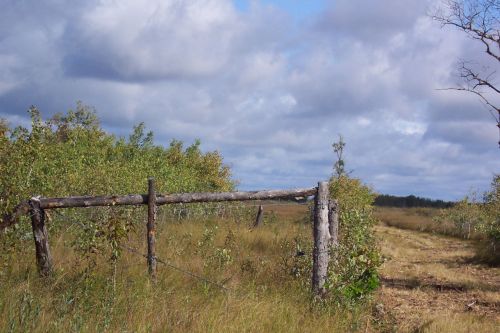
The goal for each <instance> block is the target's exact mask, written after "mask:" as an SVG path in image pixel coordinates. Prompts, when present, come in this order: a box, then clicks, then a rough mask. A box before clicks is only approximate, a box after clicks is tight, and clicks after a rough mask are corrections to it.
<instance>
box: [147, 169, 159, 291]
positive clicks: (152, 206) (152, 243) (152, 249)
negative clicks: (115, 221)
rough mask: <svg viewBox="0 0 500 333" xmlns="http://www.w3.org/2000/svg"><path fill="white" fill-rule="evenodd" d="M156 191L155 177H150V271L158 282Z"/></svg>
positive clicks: (152, 277)
mask: <svg viewBox="0 0 500 333" xmlns="http://www.w3.org/2000/svg"><path fill="white" fill-rule="evenodd" d="M156 212H157V209H156V192H155V180H154V178H149V179H148V223H147V242H148V271H149V275H150V276H151V279H152V280H153V281H154V282H156V252H155V243H156V239H155V233H156V226H155V223H156Z"/></svg>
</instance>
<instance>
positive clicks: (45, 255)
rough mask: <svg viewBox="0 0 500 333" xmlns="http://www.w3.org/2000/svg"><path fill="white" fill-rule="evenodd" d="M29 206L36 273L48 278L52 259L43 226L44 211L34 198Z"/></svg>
mask: <svg viewBox="0 0 500 333" xmlns="http://www.w3.org/2000/svg"><path fill="white" fill-rule="evenodd" d="M29 206H30V215H31V228H32V229H33V238H34V240H35V253H36V263H37V268H38V273H39V274H40V276H42V277H44V276H49V275H50V274H51V273H52V257H51V255H50V248H49V234H48V232H47V228H46V226H45V217H46V216H45V211H44V210H43V208H41V207H40V201H39V199H38V198H36V197H33V198H31V200H30V201H29Z"/></svg>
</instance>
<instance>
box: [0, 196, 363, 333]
mask: <svg viewBox="0 0 500 333" xmlns="http://www.w3.org/2000/svg"><path fill="white" fill-rule="evenodd" d="M290 208H292V210H290ZM273 209H275V210H276V211H277V212H276V215H277V216H278V218H277V219H275V220H276V221H275V222H274V223H272V224H269V223H268V224H267V225H266V224H265V225H264V226H263V227H262V228H259V229H257V230H252V229H250V228H249V226H250V225H251V222H252V221H247V222H245V223H243V222H241V221H240V222H239V223H237V222H235V221H232V220H231V221H230V220H222V221H215V220H199V221H184V222H180V223H179V222H175V221H163V222H160V223H159V227H158V232H157V245H156V246H157V255H158V257H159V258H163V259H166V260H168V261H169V262H170V263H172V264H173V265H175V266H177V267H180V268H182V269H185V270H188V271H190V272H193V273H194V274H197V275H200V276H203V277H207V278H208V279H210V280H212V281H214V282H217V283H220V284H222V283H223V284H224V285H225V286H226V287H227V288H229V289H230V290H229V291H225V290H221V289H220V288H218V287H216V286H213V285H210V284H208V283H205V282H203V281H199V280H197V279H196V278H193V277H191V276H188V275H186V274H183V273H181V272H178V271H176V270H174V269H172V268H169V267H166V266H165V265H162V264H159V265H158V281H157V283H156V284H152V283H151V282H150V279H149V277H148V274H147V266H146V260H145V259H144V258H142V257H140V256H137V255H135V254H132V253H129V252H128V251H124V252H123V253H122V256H121V257H120V259H119V261H118V263H117V266H116V274H113V265H111V264H110V262H107V261H106V258H101V259H99V261H98V263H97V265H96V267H94V268H93V269H92V270H91V273H90V274H89V275H88V276H87V277H85V275H83V274H82V272H83V270H84V267H85V265H84V263H83V262H81V260H79V258H78V256H77V254H76V253H75V252H74V251H73V250H72V249H71V247H70V246H69V244H67V241H68V239H69V238H70V235H69V233H65V234H59V235H51V236H52V238H51V246H52V252H53V257H54V261H55V274H54V276H53V277H52V278H50V279H49V280H41V279H39V278H38V277H37V274H36V269H35V263H34V259H33V258H34V253H31V251H28V252H26V253H19V254H15V255H14V256H13V257H11V261H10V262H9V263H8V268H7V269H6V270H5V271H4V272H3V274H2V275H1V276H0V283H1V291H0V332H26V331H32V332H53V331H54V332H71V331H77V332H102V331H111V332H322V331H326V330H328V331H331V332H345V331H348V330H350V329H351V328H356V327H357V326H362V325H363V323H366V321H367V320H369V317H367V316H365V315H364V313H357V312H347V311H345V312H338V310H337V311H334V310H333V309H330V310H323V311H322V310H318V309H314V308H312V307H311V305H310V304H311V303H310V294H309V286H308V284H307V283H305V284H304V283H303V282H304V281H305V282H308V281H309V277H308V276H304V277H302V278H298V279H297V278H294V277H293V276H292V274H291V269H290V267H286V266H285V265H284V264H283V262H284V260H285V258H288V259H290V258H293V256H294V254H295V253H294V251H295V247H294V245H293V244H294V238H296V237H299V238H302V239H304V240H309V241H310V240H311V229H310V226H309V225H307V224H304V223H299V222H296V221H298V220H301V219H302V218H303V217H304V214H307V210H306V207H303V206H298V208H297V207H289V206H285V207H284V208H280V207H275V206H273ZM269 210H270V208H269V209H267V211H268V212H269ZM280 211H281V212H282V213H284V214H281V215H280ZM290 211H292V212H294V213H293V214H290ZM216 228H217V229H216ZM206 230H212V231H215V239H214V243H213V244H212V245H211V244H209V245H200V242H202V239H203V233H204V232H205V231H206ZM144 232H145V230H139V232H137V234H131V236H130V239H129V240H128V241H127V242H126V244H127V245H128V246H130V247H133V248H139V249H140V251H141V252H145V234H144ZM228 235H233V236H228ZM232 238H233V243H232V244H228V243H231V239H232ZM228 239H229V240H228ZM286 242H288V243H286ZM26 244H27V245H28V246H30V247H31V246H32V245H31V243H30V242H27V243H26ZM287 244H288V245H287ZM222 248H226V249H229V250H230V251H231V252H230V256H231V260H232V261H231V262H229V263H227V264H226V265H223V266H222V267H219V264H218V262H217V257H215V258H212V257H211V256H213V255H214V254H215V253H216V250H217V249H222ZM30 250H31V249H30ZM307 255H308V258H309V257H310V253H308V254H307ZM113 275H115V279H114V280H113Z"/></svg>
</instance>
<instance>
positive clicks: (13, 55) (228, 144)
mask: <svg viewBox="0 0 500 333" xmlns="http://www.w3.org/2000/svg"><path fill="white" fill-rule="evenodd" d="M435 4H436V2H435V1H431V0H424V1H423V0H406V1H400V0H379V1H361V0H336V1H326V0H325V1H292V0H290V1H284V0H275V1H271V0H260V1H259V0H254V1H251V2H248V1H233V0H191V1H183V0H148V1H145V0H122V1H119V2H118V1H101V0H85V1H84V0H78V1H71V2H69V1H65V0H49V1H45V2H43V3H42V2H39V1H32V0H28V1H14V0H5V1H4V2H3V3H2V11H1V12H0V117H1V118H5V119H7V121H9V122H10V123H11V124H12V125H17V124H27V123H28V118H27V113H26V110H27V109H28V108H29V106H30V105H36V106H38V107H39V109H40V110H41V112H42V114H44V115H46V116H50V115H52V114H54V113H56V112H62V111H65V110H68V109H70V108H72V107H74V106H75V104H76V101H82V102H83V103H84V104H87V105H90V106H93V107H95V109H96V110H97V112H98V116H99V117H100V118H101V120H102V125H103V127H104V128H106V129H107V130H108V131H110V132H112V133H115V134H118V135H126V134H127V133H129V131H130V130H131V128H132V126H133V125H134V124H137V123H139V122H141V121H143V122H145V124H146V126H147V127H148V128H149V129H152V130H153V131H154V132H155V135H156V142H157V143H159V144H165V145H167V144H168V143H169V142H170V140H172V139H174V138H175V139H180V140H183V141H185V142H186V143H187V144H189V143H192V142H193V141H194V140H196V139H197V138H199V139H201V142H202V148H203V149H205V150H214V149H216V150H218V151H220V152H221V153H222V155H223V156H224V159H225V161H226V163H227V164H228V165H230V166H231V168H232V170H233V174H234V178H235V179H237V180H239V182H240V188H241V189H263V188H291V187H302V186H313V185H315V184H316V183H317V182H318V181H319V180H323V179H327V178H329V177H330V175H331V173H332V166H333V163H334V154H333V150H332V147H331V145H332V143H333V142H334V141H335V140H337V138H338V134H339V133H340V134H342V135H343V136H344V138H345V141H346V142H347V147H346V163H347V168H348V169H350V170H353V174H352V175H353V176H355V177H359V178H361V179H362V180H363V181H364V182H365V183H367V184H369V185H371V186H372V187H373V188H374V189H375V190H376V191H378V192H381V193H388V194H396V195H408V194H415V195H419V196H425V197H431V198H442V199H449V200H454V199H459V198H461V197H462V196H464V195H466V194H467V193H468V192H469V191H470V190H471V189H476V190H479V191H481V190H485V189H487V187H488V186H489V183H490V180H491V179H492V177H493V174H494V173H498V172H499V171H500V155H499V149H498V147H497V142H498V131H497V129H496V127H495V123H494V121H493V120H492V119H491V116H490V115H489V114H488V112H487V110H485V108H484V105H482V104H481V103H480V101H478V99H477V98H476V97H474V96H471V95H466V94H463V93H461V92H456V91H443V90H440V89H441V88H443V87H452V86H456V85H457V84H460V81H459V80H458V78H457V76H456V68H457V67H456V65H457V61H458V60H459V59H467V60H470V61H473V62H474V63H475V64H477V66H479V67H480V68H487V69H488V70H491V71H494V70H497V69H498V68H497V67H498V63H493V62H491V61H490V59H489V58H488V57H487V56H485V55H484V52H483V50H482V46H481V45H480V44H479V43H476V42H475V41H473V40H471V39H468V38H467V37H466V36H464V35H463V34H462V33H461V32H459V31H455V30H453V29H443V28H441V27H440V26H439V24H437V23H436V22H433V21H432V20H431V19H430V18H429V17H428V15H427V13H429V11H430V10H431V9H432V8H434V7H433V6H435ZM491 98H493V99H494V100H496V101H498V96H491Z"/></svg>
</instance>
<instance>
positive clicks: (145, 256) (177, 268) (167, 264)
mask: <svg viewBox="0 0 500 333" xmlns="http://www.w3.org/2000/svg"><path fill="white" fill-rule="evenodd" d="M56 213H57V215H58V216H59V217H61V218H64V219H66V220H69V221H70V222H73V225H78V226H80V227H81V228H83V229H84V230H85V231H88V230H89V229H90V228H89V227H87V226H86V225H85V224H83V223H82V222H80V221H78V220H77V219H74V218H71V217H68V216H65V215H63V214H62V213H60V212H58V211H57V210H56ZM120 248H122V249H124V250H127V251H129V252H131V253H134V254H136V255H139V256H141V257H144V258H146V259H147V258H148V256H147V255H146V254H144V253H141V252H140V251H139V250H138V249H135V248H133V247H130V246H127V245H124V244H120ZM155 259H156V261H157V262H159V263H160V264H163V265H165V266H167V267H170V268H172V269H174V270H176V271H179V272H181V273H183V274H185V275H188V276H190V277H192V278H194V279H197V280H199V281H203V282H206V283H209V284H211V285H214V286H216V287H218V288H220V289H223V290H225V291H227V292H229V291H231V289H230V288H228V287H226V286H224V285H222V284H220V283H218V282H215V281H212V280H210V279H208V278H206V277H203V276H201V275H198V274H195V273H193V272H190V271H188V270H186V269H183V268H180V267H178V266H175V265H173V264H172V263H170V262H168V261H166V260H164V259H161V258H159V257H157V256H155Z"/></svg>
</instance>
